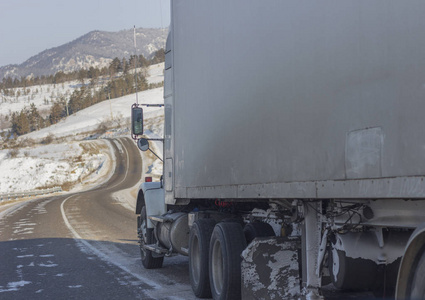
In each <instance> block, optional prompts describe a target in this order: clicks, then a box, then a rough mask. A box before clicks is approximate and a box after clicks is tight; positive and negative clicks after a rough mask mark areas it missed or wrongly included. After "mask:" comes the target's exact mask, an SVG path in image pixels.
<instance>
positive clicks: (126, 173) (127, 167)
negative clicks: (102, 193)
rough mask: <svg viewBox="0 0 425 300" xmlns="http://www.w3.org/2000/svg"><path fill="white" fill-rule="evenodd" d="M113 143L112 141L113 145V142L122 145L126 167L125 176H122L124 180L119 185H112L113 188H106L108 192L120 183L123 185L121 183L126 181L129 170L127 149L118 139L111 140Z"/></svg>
mask: <svg viewBox="0 0 425 300" xmlns="http://www.w3.org/2000/svg"><path fill="white" fill-rule="evenodd" d="M113 141H114V143H115V142H119V143H120V144H121V145H122V148H123V149H124V151H125V155H126V157H127V166H126V171H125V176H124V178H123V179H122V180H121V181H120V182H119V183H117V184H115V185H113V186H111V187H108V190H110V189H113V188H114V187H116V186H118V185H120V184H121V183H123V182H124V181H125V180H126V179H127V175H128V170H129V169H130V158H129V156H128V151H127V148H126V147H125V146H124V144H123V143H122V141H121V140H119V139H115V140H113ZM118 148H119V147H118Z"/></svg>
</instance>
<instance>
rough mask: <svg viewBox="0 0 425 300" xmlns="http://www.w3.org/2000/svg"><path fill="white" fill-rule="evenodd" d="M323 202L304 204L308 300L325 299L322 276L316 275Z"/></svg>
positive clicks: (306, 290) (306, 291) (306, 293)
mask: <svg viewBox="0 0 425 300" xmlns="http://www.w3.org/2000/svg"><path fill="white" fill-rule="evenodd" d="M321 208H322V205H321V202H320V201H318V202H305V203H304V220H305V241H306V242H305V252H306V268H305V270H306V279H307V282H306V287H305V295H306V299H307V300H319V299H324V298H323V296H321V292H320V288H321V276H320V275H319V276H318V275H317V274H316V269H317V261H318V260H317V258H318V256H319V248H320V244H321V231H322V227H321V221H320V215H319V212H320V211H321Z"/></svg>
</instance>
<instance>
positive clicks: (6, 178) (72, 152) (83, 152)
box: [0, 142, 108, 194]
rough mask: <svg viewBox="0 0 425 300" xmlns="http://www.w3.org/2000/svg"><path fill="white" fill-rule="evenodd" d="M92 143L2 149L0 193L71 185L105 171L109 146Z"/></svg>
mask: <svg viewBox="0 0 425 300" xmlns="http://www.w3.org/2000/svg"><path fill="white" fill-rule="evenodd" d="M93 144H94V142H91V144H89V143H88V142H85V143H82V142H71V143H64V144H50V145H43V146H38V147H29V148H22V149H20V150H19V151H18V152H13V151H14V150H0V170H1V171H0V194H7V193H15V192H24V191H31V190H35V189H43V188H50V187H54V186H64V187H65V188H70V187H71V186H72V184H71V183H75V182H77V183H78V182H80V181H82V180H83V179H85V178H86V177H89V176H90V175H91V174H93V173H96V172H97V174H98V175H104V174H101V172H100V171H101V169H102V167H103V166H104V165H105V163H106V160H107V159H108V157H107V155H106V153H105V152H106V151H107V150H108V148H107V146H106V145H102V144H99V145H96V146H94V145H93ZM89 145H90V147H89ZM102 149H104V150H103V151H102ZM12 153H14V154H12Z"/></svg>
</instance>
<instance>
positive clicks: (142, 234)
mask: <svg viewBox="0 0 425 300" xmlns="http://www.w3.org/2000/svg"><path fill="white" fill-rule="evenodd" d="M141 221H142V222H141V224H140V228H139V242H140V253H141V255H142V258H144V257H145V256H146V250H145V248H143V246H144V245H145V244H146V238H147V229H146V221H145V218H143V217H142V220H141Z"/></svg>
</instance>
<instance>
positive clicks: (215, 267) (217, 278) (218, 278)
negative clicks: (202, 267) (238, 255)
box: [211, 240, 224, 294]
mask: <svg viewBox="0 0 425 300" xmlns="http://www.w3.org/2000/svg"><path fill="white" fill-rule="evenodd" d="M211 267H212V272H211V273H212V277H213V283H214V289H215V291H216V293H217V294H221V291H222V289H223V284H224V278H223V270H224V266H223V253H222V252H221V244H220V241H218V240H216V241H215V242H214V245H213V249H212V266H211Z"/></svg>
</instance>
